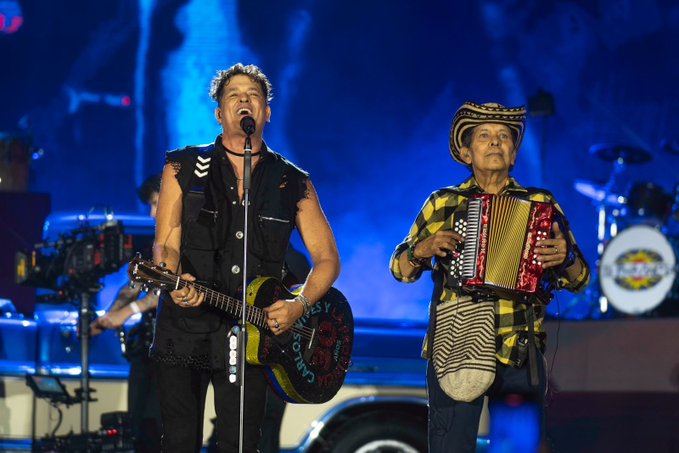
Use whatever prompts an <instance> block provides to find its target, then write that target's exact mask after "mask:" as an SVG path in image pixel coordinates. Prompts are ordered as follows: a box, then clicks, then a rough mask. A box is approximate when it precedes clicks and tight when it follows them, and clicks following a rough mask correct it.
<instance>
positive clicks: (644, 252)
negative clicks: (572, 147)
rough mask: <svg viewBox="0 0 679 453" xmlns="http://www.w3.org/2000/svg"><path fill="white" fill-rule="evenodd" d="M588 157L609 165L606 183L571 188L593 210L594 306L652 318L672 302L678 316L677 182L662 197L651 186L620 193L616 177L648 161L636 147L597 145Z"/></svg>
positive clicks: (648, 156) (661, 191)
mask: <svg viewBox="0 0 679 453" xmlns="http://www.w3.org/2000/svg"><path fill="white" fill-rule="evenodd" d="M590 153H591V154H592V155H593V156H595V157H597V158H599V159H601V160H604V161H606V162H612V163H613V170H612V173H611V176H610V179H609V181H608V182H607V183H606V184H597V183H594V182H592V181H586V180H576V181H575V183H574V187H575V190H576V191H578V192H579V193H580V194H582V195H584V196H586V197H588V198H590V199H592V200H593V201H594V203H595V206H596V208H597V214H598V224H597V241H598V242H597V253H598V271H599V272H598V280H599V289H600V291H599V294H598V302H599V309H600V311H601V313H606V312H607V311H608V304H609V302H610V304H611V305H612V306H613V307H614V308H615V309H616V310H617V311H619V312H621V313H624V314H628V315H645V314H653V313H654V311H657V309H658V307H659V306H660V305H661V303H662V302H663V301H666V300H668V299H677V300H676V301H675V302H676V304H675V305H677V307H676V308H677V309H678V310H677V312H678V313H679V279H677V278H675V277H676V274H677V257H678V256H679V238H678V237H677V235H679V228H677V227H678V226H679V184H677V185H676V187H675V193H674V194H670V193H667V192H666V191H665V190H664V189H663V188H662V187H660V186H659V185H657V184H655V183H653V182H635V183H632V184H630V185H629V186H628V187H627V188H626V189H625V190H624V191H619V190H616V189H617V188H619V187H620V184H619V181H618V180H619V179H621V175H622V173H623V170H624V169H625V168H626V167H627V166H628V165H637V164H642V163H646V162H649V161H650V160H651V154H650V153H648V152H647V151H645V150H643V149H639V148H633V147H629V146H618V145H609V144H601V145H594V146H592V147H591V148H590Z"/></svg>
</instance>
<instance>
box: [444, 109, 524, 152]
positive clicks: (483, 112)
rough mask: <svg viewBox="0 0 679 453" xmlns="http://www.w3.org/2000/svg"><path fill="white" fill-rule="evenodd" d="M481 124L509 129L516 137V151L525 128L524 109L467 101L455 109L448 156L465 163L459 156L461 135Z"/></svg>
mask: <svg viewBox="0 0 679 453" xmlns="http://www.w3.org/2000/svg"><path fill="white" fill-rule="evenodd" d="M483 123H499V124H504V125H506V126H507V127H509V128H510V129H511V130H512V131H513V132H514V135H515V137H516V141H515V142H514V149H516V150H518V149H519V146H521V140H523V131H524V129H525V127H526V107H524V106H520V107H505V106H504V105H502V104H496V103H488V104H477V103H475V102H470V101H467V102H465V103H464V104H462V107H460V108H459V109H457V112H455V116H454V117H453V124H452V125H451V126H450V155H451V156H453V159H455V160H456V161H457V162H459V163H461V164H465V165H466V163H465V162H464V161H463V160H462V156H461V155H460V153H461V150H462V146H463V145H462V134H463V133H464V131H466V130H467V129H469V128H472V127H476V126H478V125H479V124H483Z"/></svg>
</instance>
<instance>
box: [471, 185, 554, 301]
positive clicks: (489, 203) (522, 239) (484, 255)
mask: <svg viewBox="0 0 679 453" xmlns="http://www.w3.org/2000/svg"><path fill="white" fill-rule="evenodd" d="M552 219H553V206H552V204H551V203H544V202H537V201H530V200H523V199H520V198H516V197H511V196H503V195H490V194H484V195H480V196H475V197H472V198H470V200H469V204H468V208H467V219H466V234H465V241H464V250H463V253H462V254H461V256H460V258H459V259H461V261H462V263H461V280H462V284H463V285H465V286H477V287H485V288H488V289H491V290H492V289H496V290H499V292H501V293H502V292H505V293H506V292H509V293H516V294H534V293H536V292H538V290H539V288H540V280H541V279H542V273H543V268H542V265H541V264H540V263H539V262H538V261H537V257H536V255H535V253H534V249H535V243H536V242H537V241H538V240H541V239H547V238H549V234H550V231H551V229H552Z"/></svg>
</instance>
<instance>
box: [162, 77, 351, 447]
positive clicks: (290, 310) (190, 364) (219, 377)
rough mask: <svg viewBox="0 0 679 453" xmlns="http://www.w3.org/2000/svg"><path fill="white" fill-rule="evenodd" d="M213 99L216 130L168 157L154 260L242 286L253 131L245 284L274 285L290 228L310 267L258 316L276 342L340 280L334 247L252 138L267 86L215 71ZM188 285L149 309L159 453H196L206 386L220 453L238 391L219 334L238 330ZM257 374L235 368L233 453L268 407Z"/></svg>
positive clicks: (282, 162) (229, 438) (300, 185)
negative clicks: (211, 137)
mask: <svg viewBox="0 0 679 453" xmlns="http://www.w3.org/2000/svg"><path fill="white" fill-rule="evenodd" d="M210 95H211V97H212V98H213V99H214V100H215V101H216V102H217V108H216V109H215V118H216V120H217V122H218V123H219V124H220V126H221V134H219V135H218V136H217V138H216V140H215V142H214V143H213V144H210V145H201V146H189V147H186V148H183V149H179V150H176V151H172V152H169V153H168V154H167V157H166V165H165V167H164V168H163V184H162V187H161V191H160V198H159V201H158V216H157V223H156V238H155V244H154V260H155V262H156V263H165V266H166V267H167V269H169V270H170V271H172V272H175V273H177V274H181V276H182V278H183V279H185V280H189V281H200V282H201V284H203V285H208V286H210V288H213V289H214V290H216V291H219V292H221V293H224V294H227V295H229V296H230V297H234V298H238V299H240V298H241V295H242V282H243V275H242V272H243V261H244V260H243V258H244V257H243V238H244V234H243V228H244V213H243V206H242V201H243V194H244V191H243V176H244V172H243V170H244V159H243V148H244V143H245V139H246V134H245V132H244V131H243V129H242V128H241V120H242V119H243V118H244V117H246V116H247V117H251V118H253V119H254V122H255V132H254V133H253V134H252V136H251V140H252V150H253V153H252V177H251V187H250V206H249V213H250V214H249V224H248V225H249V235H248V238H249V244H248V252H249V253H248V257H247V277H248V278H249V279H251V278H254V277H257V276H265V277H275V278H278V279H282V277H283V268H284V260H285V254H286V250H287V248H288V244H289V241H290V235H291V233H292V231H293V229H294V228H297V229H298V231H299V233H300V236H301V237H302V240H303V242H304V244H305V246H306V248H307V251H308V252H309V255H310V257H311V261H312V269H311V271H310V272H309V275H308V277H307V279H306V281H305V283H304V287H303V290H302V291H301V293H300V294H299V295H298V296H296V297H295V298H293V299H287V300H277V301H274V302H273V303H272V304H271V305H270V306H268V307H267V308H265V313H266V318H267V319H266V324H267V326H268V328H269V329H270V330H271V332H272V333H273V334H275V335H280V334H282V333H284V332H286V331H287V330H289V329H290V328H291V326H292V325H293V324H294V323H295V321H297V320H298V319H299V318H300V317H302V316H303V315H304V314H305V313H307V312H308V311H309V309H310V307H311V306H312V305H313V304H314V303H315V302H317V301H318V300H319V299H320V298H321V297H323V296H324V295H325V294H326V292H327V291H328V290H329V289H330V287H331V286H332V284H333V282H334V281H335V279H336V278H337V276H338V275H339V271H340V262H339V254H338V251H337V246H336V244H335V239H334V236H333V234H332V231H331V229H330V225H329V224H328V221H327V219H326V218H325V215H324V214H323V211H322V210H321V206H320V203H319V201H318V196H317V194H316V190H315V189H314V186H313V184H312V183H311V180H310V179H309V175H308V174H307V173H306V172H304V171H302V170H300V169H299V168H298V167H296V166H295V165H293V164H292V163H290V162H289V161H287V160H286V159H285V158H283V157H282V156H281V155H280V154H278V153H276V152H274V151H272V150H271V149H269V148H268V147H267V145H266V144H265V143H264V140H263V137H262V133H263V130H264V127H265V125H266V123H267V122H268V121H269V120H270V118H271V108H270V106H269V101H270V100H271V98H272V92H271V84H270V82H269V80H268V79H267V77H266V76H265V75H264V74H263V73H262V72H261V70H260V69H259V68H258V67H256V66H254V65H248V66H244V65H242V64H240V63H239V64H236V65H234V66H232V67H231V68H229V69H228V70H226V71H218V73H217V75H216V76H215V78H214V79H213V81H212V86H211V89H210ZM204 298H205V294H202V293H201V294H199V293H198V292H197V291H196V289H195V288H194V287H192V286H190V285H188V286H185V287H181V288H179V289H176V290H173V291H170V292H165V293H163V294H162V295H161V300H160V302H159V305H158V318H157V322H156V330H155V335H154V339H153V345H152V347H151V356H152V358H154V360H156V361H157V364H158V377H159V389H160V402H161V414H162V420H163V437H162V446H163V451H166V452H198V451H200V448H201V444H202V437H203V434H202V427H203V417H204V408H205V407H204V406H205V394H206V391H207V387H208V385H209V384H210V383H212V386H213V389H214V398H215V411H216V414H217V421H216V430H217V437H218V447H219V451H221V452H235V451H238V447H239V445H238V439H239V420H240V388H239V386H237V385H233V384H230V383H229V381H228V378H227V374H226V362H225V358H226V355H227V340H228V339H227V333H228V331H229V329H230V328H231V326H232V325H233V324H234V323H236V322H237V320H235V319H227V318H226V317H224V316H221V315H220V314H219V313H218V312H217V311H213V310H211V309H210V308H209V307H208V306H207V304H203V301H204ZM266 393H267V382H266V379H265V376H264V373H263V372H262V370H261V369H260V368H258V367H255V366H251V365H247V366H246V369H245V401H244V408H245V414H244V435H243V438H244V445H243V451H247V452H256V451H257V444H258V442H259V438H260V435H261V432H260V429H261V425H262V418H263V414H264V406H265V403H266Z"/></svg>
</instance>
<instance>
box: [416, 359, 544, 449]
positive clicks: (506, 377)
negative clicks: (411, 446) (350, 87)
mask: <svg viewBox="0 0 679 453" xmlns="http://www.w3.org/2000/svg"><path fill="white" fill-rule="evenodd" d="M537 358H538V360H537V361H538V363H537V365H538V375H539V377H540V379H539V381H540V382H539V385H538V386H536V387H532V386H531V385H530V367H529V364H528V363H525V364H524V365H523V367H521V368H512V367H510V366H506V365H503V364H501V363H500V362H496V370H495V380H494V381H493V384H491V386H490V388H489V389H488V390H487V391H486V395H487V396H488V407H489V410H490V416H491V436H490V439H491V440H490V448H491V451H501V449H500V448H499V445H500V444H502V443H503V442H507V441H506V440H505V439H504V435H505V434H506V432H505V431H506V430H505V429H504V428H505V427H512V428H514V427H515V426H514V419H513V418H512V417H511V416H508V413H511V412H510V411H508V410H507V408H511V411H513V412H514V413H516V412H517V410H515V408H514V406H517V404H518V405H519V406H521V407H523V408H532V409H531V417H532V418H530V419H529V420H531V422H530V423H529V425H530V426H527V425H523V426H520V427H519V426H518V425H517V426H516V428H517V430H520V431H521V432H520V433H519V434H520V435H521V436H522V441H525V442H530V444H531V445H534V444H535V446H537V443H539V441H540V439H541V437H542V434H543V432H544V394H545V388H546V376H545V367H544V361H543V356H542V354H540V353H538V354H537ZM427 391H428V394H429V425H428V432H429V452H430V453H462V452H464V453H473V452H475V451H476V437H477V433H478V429H479V422H480V420H481V412H482V410H483V395H482V396H480V397H478V398H477V399H475V400H474V401H471V402H469V403H466V402H463V401H455V400H454V399H452V398H451V397H449V396H448V395H447V394H446V393H445V392H444V391H443V390H442V389H441V387H440V386H439V383H438V379H437V378H436V371H434V366H433V363H432V361H431V360H430V361H429V363H428V366H427ZM519 403H523V404H519ZM494 415H495V416H496V418H497V419H496V420H494ZM523 420H526V419H523ZM535 425H537V426H535ZM527 428H528V429H527ZM531 429H533V431H534V432H535V433H536V434H535V436H534V437H535V438H536V439H537V440H536V441H535V442H533V439H532V438H530V439H526V436H527V433H530V432H531ZM510 434H512V433H510ZM529 437H530V436H529ZM509 441H511V439H510V440H509ZM507 451H512V450H507ZM514 451H527V452H528V451H530V449H528V450H514Z"/></svg>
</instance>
